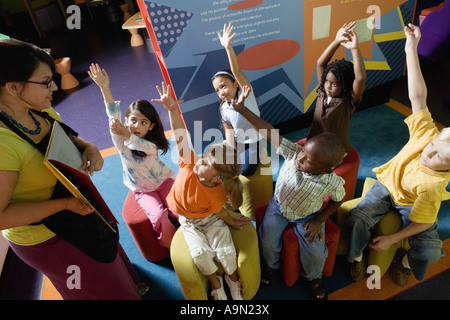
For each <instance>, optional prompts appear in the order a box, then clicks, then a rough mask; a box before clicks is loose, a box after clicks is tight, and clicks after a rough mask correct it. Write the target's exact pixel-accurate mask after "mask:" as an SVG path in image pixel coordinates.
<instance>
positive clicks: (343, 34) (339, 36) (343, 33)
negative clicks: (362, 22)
mask: <svg viewBox="0 0 450 320" xmlns="http://www.w3.org/2000/svg"><path fill="white" fill-rule="evenodd" d="M355 25H356V23H355V21H352V22H350V23H345V24H344V25H343V26H342V27H341V28H340V29H339V30H338V32H337V33H336V37H335V39H334V40H333V41H332V42H331V43H330V45H329V46H328V47H327V48H326V49H325V51H324V52H323V53H322V54H321V55H320V57H319V59H317V65H316V67H317V70H316V73H317V80H318V81H319V83H320V82H321V81H322V74H323V72H324V71H325V68H326V67H327V65H328V62H330V60H331V58H332V57H333V55H334V53H335V52H336V50H337V49H338V48H339V46H340V44H341V43H343V42H345V41H348V40H349V36H348V32H349V31H352V30H353V29H354V28H355Z"/></svg>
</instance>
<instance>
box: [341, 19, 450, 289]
mask: <svg viewBox="0 0 450 320" xmlns="http://www.w3.org/2000/svg"><path fill="white" fill-rule="evenodd" d="M405 35H406V44H405V52H406V62H407V72H408V93H409V98H410V101H411V108H412V115H410V116H409V117H407V118H406V119H405V123H406V124H407V125H408V128H409V133H410V139H409V141H408V143H407V144H406V145H405V146H404V147H403V148H402V150H401V151H400V152H399V153H398V154H397V155H396V156H395V157H394V158H393V159H391V160H390V161H389V162H387V163H386V164H384V165H382V166H380V167H378V168H375V169H373V172H374V173H375V174H376V175H377V179H378V180H377V181H376V182H375V184H374V185H373V186H372V188H371V189H370V190H369V192H367V194H366V195H365V197H364V199H363V200H362V201H361V202H360V203H359V204H358V205H357V206H356V207H355V208H354V209H352V210H351V211H350V212H349V216H348V219H347V228H348V230H349V233H350V246H349V254H348V256H347V260H348V261H349V262H350V263H352V266H351V275H352V277H353V278H354V279H355V280H356V281H358V280H360V279H362V278H363V277H364V275H365V271H366V266H365V261H364V259H363V251H364V249H365V248H366V246H367V245H369V247H370V248H372V249H375V250H379V251H383V250H387V249H388V248H389V247H390V246H391V245H392V244H394V243H396V242H398V241H400V240H402V239H405V238H408V241H409V244H410V247H411V249H410V250H409V251H407V252H406V251H405V250H404V249H403V251H404V252H398V255H397V256H398V259H397V263H396V265H395V267H394V280H395V282H396V283H397V284H398V285H405V284H406V283H407V282H408V278H409V275H410V274H411V272H412V273H413V274H414V276H415V277H416V279H417V280H419V281H421V280H423V279H424V277H425V274H426V271H427V269H428V266H429V265H430V264H431V263H434V262H436V261H438V260H439V259H440V257H441V256H442V249H441V247H442V241H441V240H440V239H439V235H438V232H437V215H438V212H439V208H440V205H441V201H443V200H448V199H450V194H449V193H448V192H447V191H446V187H447V185H448V183H449V180H450V172H449V169H450V128H445V129H444V130H442V132H441V133H440V132H439V130H438V129H437V128H436V126H435V124H434V122H433V119H432V118H431V114H430V112H429V111H428V107H427V105H426V97H427V88H426V85H425V81H424V79H423V76H422V72H421V70H420V64H419V58H418V54H417V45H418V43H419V40H420V36H421V34H420V29H419V28H418V27H416V26H414V25H412V24H409V26H406V27H405ZM392 209H395V210H396V211H397V212H398V213H399V214H400V215H401V218H402V221H403V225H404V228H403V229H402V230H400V231H398V232H396V233H394V234H391V235H388V236H380V237H376V238H374V239H372V241H370V230H371V228H372V227H373V226H374V225H375V224H376V223H377V222H379V221H380V220H381V219H382V218H383V217H384V216H385V215H386V214H387V213H388V212H389V211H391V210H392ZM369 242H370V243H369Z"/></svg>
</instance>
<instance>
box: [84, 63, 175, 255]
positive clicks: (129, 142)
mask: <svg viewBox="0 0 450 320" xmlns="http://www.w3.org/2000/svg"><path fill="white" fill-rule="evenodd" d="M88 73H89V76H90V77H91V78H92V80H94V82H95V83H96V84H97V85H98V86H99V87H100V89H101V91H102V95H103V98H104V102H105V106H106V113H107V115H108V117H109V119H110V131H111V138H112V140H113V142H114V145H115V146H116V148H117V149H118V151H119V155H120V159H121V160H122V166H123V183H124V184H125V185H126V186H127V187H128V188H129V189H130V190H131V191H133V193H134V195H135V198H136V201H137V202H138V203H139V205H140V206H141V207H142V209H144V211H145V212H146V214H147V216H148V218H149V219H150V221H151V222H152V225H153V229H154V230H155V232H156V234H157V237H158V240H159V243H160V244H161V245H162V246H164V247H167V248H170V243H171V241H172V237H173V235H174V233H175V231H176V229H177V226H178V215H177V214H176V213H174V212H172V210H170V209H169V207H168V205H167V202H166V196H167V194H168V193H169V191H170V188H171V187H172V184H173V181H174V178H173V177H172V176H173V174H174V173H175V172H174V171H173V170H172V169H170V168H169V167H168V166H167V165H165V164H164V163H163V162H162V161H161V160H160V159H159V158H158V150H162V152H163V153H162V154H164V153H166V152H167V151H168V149H169V143H168V141H167V139H166V137H165V136H164V128H163V126H162V123H161V120H160V118H159V115H158V113H157V111H156V110H155V108H154V107H153V105H152V104H151V103H150V102H148V101H146V100H138V101H135V102H133V103H132V104H131V105H130V106H129V107H128V109H127V111H126V115H125V125H124V124H122V122H121V111H120V102H119V101H115V100H114V99H113V97H112V94H111V90H110V87H109V77H108V74H107V73H106V71H105V70H104V69H101V68H100V66H99V65H98V64H91V66H90V70H89V71H88Z"/></svg>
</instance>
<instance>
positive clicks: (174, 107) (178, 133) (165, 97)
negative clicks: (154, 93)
mask: <svg viewBox="0 0 450 320" xmlns="http://www.w3.org/2000/svg"><path fill="white" fill-rule="evenodd" d="M156 90H158V92H159V95H160V98H159V99H152V102H159V103H161V104H162V105H163V106H164V108H166V109H167V111H168V112H169V119H170V126H171V128H172V134H173V137H174V139H175V142H176V145H177V150H178V155H179V156H180V158H181V159H182V160H183V161H184V162H185V163H190V161H191V160H192V159H191V149H190V146H189V140H188V139H189V138H188V131H187V129H186V126H185V125H184V122H183V119H182V118H181V114H180V109H179V108H178V105H179V104H180V103H182V102H183V100H175V99H174V98H173V97H172V94H171V87H170V85H166V84H165V83H164V82H163V83H162V84H161V88H160V87H159V86H156ZM193 160H194V162H196V161H197V159H193Z"/></svg>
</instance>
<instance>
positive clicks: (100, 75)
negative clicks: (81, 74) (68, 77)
mask: <svg viewBox="0 0 450 320" xmlns="http://www.w3.org/2000/svg"><path fill="white" fill-rule="evenodd" d="M88 74H89V77H91V79H92V80H94V82H95V83H96V84H97V85H98V86H99V87H100V88H102V89H103V88H107V87H108V86H109V77H108V74H107V73H106V70H105V69H101V68H100V66H99V65H98V63H96V64H94V63H91V65H90V67H89V70H88Z"/></svg>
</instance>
